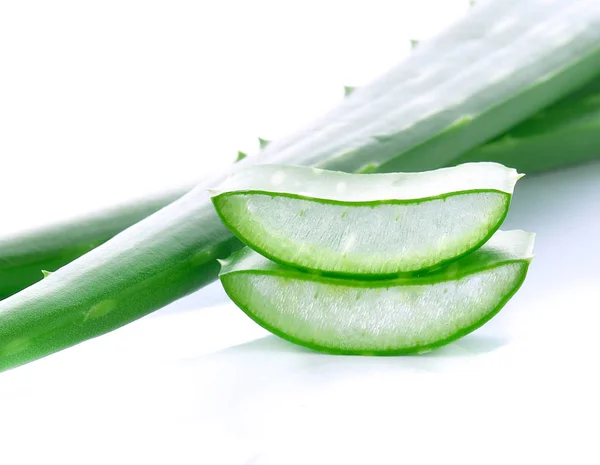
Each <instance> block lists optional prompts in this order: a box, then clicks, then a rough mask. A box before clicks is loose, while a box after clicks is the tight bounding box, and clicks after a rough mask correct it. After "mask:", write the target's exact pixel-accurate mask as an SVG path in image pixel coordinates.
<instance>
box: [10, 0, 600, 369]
mask: <svg viewBox="0 0 600 465" xmlns="http://www.w3.org/2000/svg"><path fill="white" fill-rule="evenodd" d="M568 5H569V6H568V7H566V6H565V3H564V2H557V1H550V2H545V3H544V4H543V5H542V4H541V2H538V1H536V0H494V1H491V2H488V3H486V4H485V5H479V6H478V7H477V8H476V9H475V10H474V11H473V13H472V14H469V15H468V17H467V18H465V19H464V20H462V21H459V22H458V23H457V24H456V25H455V26H454V27H453V28H451V29H449V31H447V32H446V33H444V34H442V35H441V36H440V38H438V39H432V40H429V41H427V43H422V44H421V46H419V47H418V48H417V49H416V50H414V51H413V53H412V54H411V56H410V57H409V58H408V59H407V60H406V61H405V62H404V63H403V64H401V65H400V66H398V67H396V68H395V69H393V70H391V71H390V72H389V73H387V74H386V75H384V76H382V77H381V78H380V79H378V80H377V81H376V82H374V83H373V84H370V85H366V86H364V87H361V88H359V89H357V90H356V91H355V92H354V93H353V94H352V95H350V96H349V97H347V98H345V99H344V100H343V102H341V103H340V105H339V106H338V107H337V109H334V110H332V111H331V112H330V113H329V114H328V115H325V116H324V117H323V118H322V119H320V120H319V121H317V122H316V123H315V124H313V125H309V126H308V127H307V128H306V129H305V130H303V131H300V132H299V133H298V134H296V135H292V136H289V137H286V138H284V139H282V140H279V141H273V142H272V143H270V144H269V145H268V146H267V147H266V148H265V149H263V151H262V152H261V155H260V157H248V158H246V159H244V160H241V161H240V162H238V163H236V164H235V165H234V167H232V168H231V169H232V170H233V171H235V170H237V169H239V170H241V169H244V168H246V167H248V166H251V165H253V164H256V163H283V164H295V165H316V164H319V165H324V166H322V167H327V166H325V165H329V166H330V167H331V168H332V169H335V170H339V171H348V172H354V171H360V170H363V169H364V168H365V167H367V166H370V165H371V164H372V165H373V167H377V166H378V165H385V161H387V160H391V159H392V158H397V156H398V155H399V154H402V153H404V152H405V151H406V149H407V147H408V146H410V147H411V148H412V147H414V146H416V145H420V146H421V145H422V143H423V141H424V140H429V139H432V140H433V139H435V137H436V136H437V135H440V134H441V132H440V131H442V132H443V131H444V129H443V128H446V127H447V125H446V124H445V122H444V121H445V119H446V118H445V117H444V118H441V116H443V115H445V114H446V113H445V111H444V110H443V109H441V106H444V105H446V104H448V105H449V102H447V101H445V100H443V101H440V102H439V105H440V106H436V107H435V109H436V110H440V111H439V112H438V114H439V115H441V116H440V119H434V120H433V121H434V122H435V123H436V124H431V125H429V124H425V125H424V124H417V121H421V120H423V121H425V120H426V119H427V118H425V116H427V115H426V113H424V112H423V111H424V110H427V111H428V109H429V110H430V109H431V106H430V104H431V100H430V98H429V96H430V95H437V94H439V93H440V92H449V93H452V92H454V91H456V92H455V93H454V95H455V96H457V97H461V98H463V99H464V98H466V97H468V96H469V95H470V96H471V97H470V98H467V100H468V101H469V102H471V103H476V102H479V101H481V102H483V101H484V100H485V102H488V103H489V102H490V101H492V100H493V101H494V105H492V106H493V108H508V107H507V106H506V105H505V104H506V102H510V105H509V107H510V108H513V107H519V108H520V109H519V110H518V111H516V110H515V111H514V112H510V115H508V113H506V112H504V113H502V112H501V113H497V112H493V113H494V114H495V115H496V116H497V117H496V118H495V119H494V118H487V119H485V121H487V123H486V131H485V133H486V134H487V135H486V138H489V137H492V136H493V135H496V134H500V133H502V132H503V131H505V130H506V129H507V128H508V127H510V126H513V125H514V124H515V122H517V120H519V119H521V118H524V117H526V116H527V115H528V114H530V113H532V112H534V111H536V109H537V108H538V106H539V107H541V106H546V105H547V104H548V103H550V101H553V100H557V99H559V98H560V97H561V96H562V95H563V93H567V92H569V91H570V90H574V89H576V88H578V87H579V86H581V85H583V84H584V83H585V82H587V81H588V80H589V79H591V77H592V75H598V74H600V63H599V61H600V59H599V57H598V55H599V54H598V53H596V52H597V48H598V47H600V41H597V40H596V39H597V36H598V35H600V28H598V27H596V26H597V23H598V18H599V17H600V14H598V10H599V9H600V5H597V6H596V5H595V4H594V3H593V2H592V3H591V5H589V4H585V3H582V1H577V2H569V3H568ZM567 10H568V11H567ZM580 10H585V11H584V12H582V11H580ZM584 13H585V14H584ZM502 18H508V20H509V21H512V22H511V23H510V24H508V25H506V23H504V25H503V21H502ZM572 20H573V21H572ZM538 25H541V26H542V27H543V29H541V30H540V29H539V28H538ZM500 26H502V27H500ZM527 31H531V32H533V35H530V34H529V32H527ZM516 32H519V34H516ZM538 33H539V35H537V34H538ZM475 39H477V40H475ZM525 39H527V40H525ZM559 39H560V40H559ZM565 40H568V41H567V42H565ZM480 41H482V42H481V44H482V47H483V48H484V49H485V50H486V52H487V55H486V56H487V58H486V59H482V60H479V61H478V60H476V58H477V57H479V52H480V49H479V47H478V45H477V44H478V43H480ZM592 42H593V43H592ZM506 44H508V45H506ZM540 44H543V45H540ZM523 50H525V52H526V53H525V55H523V54H522V53H521V52H522V51H523ZM513 52H514V54H515V56H519V57H520V58H521V60H522V62H521V61H520V62H519V63H520V64H522V65H523V67H524V69H527V70H528V72H527V75H526V76H524V75H523V74H522V73H518V74H513V75H512V76H508V75H507V76H504V77H502V75H503V73H508V71H509V68H507V67H506V66H508V65H509V64H513V65H515V64H517V63H515V62H512V61H511V62H510V63H507V62H505V61H504V60H503V57H504V58H506V57H507V56H509V55H511V54H512V53H513ZM567 55H568V58H567ZM517 61H519V60H517ZM476 62H477V63H478V66H475V67H472V66H471V65H473V64H474V63H476ZM536 64H538V65H539V66H536ZM499 65H502V66H499ZM505 65H506V66H505ZM463 68H464V69H465V70H467V71H468V72H466V73H463V72H462V71H461V70H462V69H463ZM492 70H495V73H496V74H495V75H494V76H492V75H491V74H490V73H492ZM480 73H482V74H485V75H487V76H488V81H487V84H488V85H489V86H490V87H489V90H486V89H488V87H487V85H483V84H482V83H481V80H480V79H479V77H478V76H479V74H480ZM511 77H512V78H514V81H511V79H510V78H511ZM471 78H472V79H473V82H474V83H475V84H477V85H474V86H473V87H471V86H470V82H471ZM492 78H493V79H492ZM505 78H506V79H505ZM532 80H533V81H535V82H538V83H539V85H537V86H536V87H535V89H534V90H535V92H533V93H531V92H526V91H525V89H529V90H531V89H530V87H527V85H526V84H527V83H531V81H532ZM461 83H462V85H461ZM498 83H504V84H505V86H503V87H502V86H501V87H502V89H500V88H499V87H498ZM521 84H525V85H523V86H522V85H521ZM546 84H548V85H546ZM479 85H481V86H479ZM403 89H406V90H403ZM500 90H502V92H500ZM511 90H513V91H515V92H514V93H512V94H511V93H510V92H509V91H511ZM430 91H432V93H430ZM519 92H521V93H519ZM508 94H510V95H511V96H512V97H514V98H511V99H509V100H506V98H507V95H508ZM530 94H531V95H530ZM494 96H497V98H494ZM476 97H477V98H476ZM479 97H481V98H479ZM484 97H485V99H484ZM521 97H522V98H523V105H522V106H520V105H518V100H519V99H520V98H521ZM533 97H535V98H533ZM542 97H543V98H542ZM481 99H483V100H481ZM467 100H465V102H466V101H467ZM427 102H429V103H427ZM503 102H504V103H503ZM425 103H427V104H426V105H423V104H425ZM404 109H409V110H410V113H411V114H412V117H410V118H408V116H410V115H408V116H407V115H406V114H404V116H403V117H402V118H400V119H398V118H396V117H397V116H398V115H397V114H396V112H397V111H404ZM447 109H448V111H450V114H451V118H450V119H452V121H456V118H455V115H453V112H455V111H454V110H456V108H455V106H454V105H449V106H448V107H447ZM453 109H454V110H453ZM459 109H461V112H460V113H461V117H460V118H462V119H461V121H466V119H465V118H466V115H463V114H462V110H465V111H467V110H468V109H469V107H468V106H465V105H462V106H461V105H459ZM502 115H504V116H502ZM500 116H502V117H500ZM509 116H510V117H509ZM469 118H470V117H469ZM408 119H410V121H413V122H414V125H413V126H411V128H412V131H411V130H409V127H408V126H406V121H407V120H408ZM427 120H428V121H429V122H431V121H432V120H430V119H427ZM394 121H397V123H394ZM380 123H381V124H380ZM463 125H464V124H463ZM440 127H443V128H442V129H440ZM466 127H468V128H471V129H469V131H467V132H461V134H462V136H464V139H465V140H468V141H469V143H468V144H465V147H466V146H468V147H470V146H471V145H472V144H473V145H476V144H477V143H479V142H478V141H479V139H480V137H479V136H478V135H477V131H476V130H474V128H475V129H476V127H477V125H474V124H473V125H469V124H466ZM386 128H388V129H390V128H391V129H393V131H391V132H390V131H387V130H386V131H384V132H382V131H381V130H382V129H386ZM394 128H395V129H394ZM417 128H419V134H420V136H422V137H416V136H417V134H416V133H415V132H414V130H415V129H417ZM427 128H428V129H427ZM425 129H427V131H425ZM492 129H493V131H492ZM401 130H402V131H404V130H406V135H407V137H406V140H404V139H402V140H400V139H401V138H389V137H388V138H385V137H383V138H378V137H376V136H378V135H382V134H383V135H384V136H385V135H386V134H387V135H389V134H392V133H396V132H394V131H401ZM425 133H427V134H425ZM492 133H494V134H492ZM407 144H408V145H407ZM425 145H427V146H429V149H428V150H422V151H421V152H422V153H421V158H423V161H424V163H423V165H435V166H434V167H435V168H438V167H441V166H443V165H445V164H447V163H448V161H449V160H451V159H453V158H456V155H457V153H455V152H456V150H457V146H453V147H451V145H452V144H449V145H448V147H449V149H448V152H447V153H445V148H443V149H440V147H436V146H435V145H431V144H425ZM394 147H395V148H394ZM399 158H401V159H406V160H407V161H409V162H410V158H406V157H404V156H401V157H399ZM427 160H429V162H428V161H427ZM406 166H407V167H408V168H412V166H411V164H410V163H407V165H406ZM379 167H381V166H379ZM424 169H428V167H427V166H424ZM394 171H409V170H408V169H406V170H404V169H403V168H402V167H400V168H399V169H395V170H394ZM228 172H229V171H228ZM227 174H228V173H223V175H222V176H218V177H217V178H216V179H214V180H213V181H212V182H210V183H209V184H201V185H199V186H197V187H196V188H195V189H193V190H192V191H191V192H189V193H188V194H186V195H185V196H183V197H182V198H180V199H179V200H177V201H176V202H174V203H172V204H171V205H169V206H168V207H166V208H163V209H161V210H160V211H158V212H157V213H155V214H153V215H151V216H150V217H148V218H146V219H145V220H143V221H141V222H139V223H137V224H135V225H133V226H132V227H130V228H128V229H127V230H125V231H123V232H122V233H120V234H118V235H117V236H115V237H114V238H113V239H111V240H109V241H108V242H106V243H105V244H103V245H101V246H99V247H97V248H96V249H94V250H92V251H91V252H89V253H87V254H85V255H83V256H82V257H80V258H78V259H77V260H75V261H73V262H71V263H69V264H67V265H65V266H63V267H62V268H60V269H59V270H58V271H56V272H55V273H53V274H52V275H51V276H49V277H48V278H46V279H44V280H42V281H40V282H38V283H36V284H34V285H32V286H30V287H29V288H27V289H25V290H23V291H21V292H19V293H18V294H15V295H13V296H11V297H9V298H7V299H5V300H4V301H2V302H0V370H2V369H7V368H10V367H14V366H17V365H19V364H23V363H27V362H29V361H31V360H34V359H36V358H40V357H43V356H45V355H48V354H50V353H52V352H56V351H58V350H61V349H64V348H66V347H69V346H72V345H74V344H77V343H79V342H81V341H84V340H86V339H89V338H92V337H95V336H99V335H101V334H104V333H106V332H108V331H111V330H114V329H116V328H118V327H120V326H123V325H125V324H127V323H130V322H132V321H134V320H136V319H137V318H140V317H142V316H144V315H146V314H148V313H150V312H152V311H154V310H157V309H159V308H161V307H163V306H164V305H167V304H168V303H170V302H173V301H174V300H177V299H179V298H181V297H183V296H185V295H187V294H189V293H190V292H192V291H195V290H197V289H199V288H200V287H202V286H203V285H205V284H207V283H209V282H212V281H213V280H214V279H216V277H217V274H218V270H219V266H218V263H217V261H216V259H217V258H224V257H225V256H227V254H229V253H231V252H232V251H234V250H236V249H238V248H240V247H241V243H240V241H239V240H237V239H236V238H234V237H233V235H232V234H231V233H230V232H229V230H228V229H227V228H226V227H225V226H224V225H223V224H222V223H221V221H220V220H219V218H218V216H217V215H216V213H215V211H214V207H213V206H212V203H211V201H210V198H209V196H208V193H207V192H206V189H207V188H208V187H213V186H215V185H216V184H218V183H219V182H220V181H221V180H222V179H223V178H224V177H225V176H226V175H227ZM40 268H42V267H40ZM43 268H44V269H50V270H52V268H50V267H43ZM98 305H100V306H99V307H98ZM85 315H91V316H93V318H90V317H87V318H84V317H85Z"/></svg>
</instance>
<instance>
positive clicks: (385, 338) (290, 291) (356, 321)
mask: <svg viewBox="0 0 600 465" xmlns="http://www.w3.org/2000/svg"><path fill="white" fill-rule="evenodd" d="M533 242H534V235H533V234H531V233H526V232H523V231H507V232H502V231H498V232H497V233H496V234H495V235H494V236H493V237H492V238H491V239H490V241H489V242H487V243H486V244H485V245H484V246H483V247H481V248H480V249H478V250H476V251H475V252H473V253H472V254H470V255H467V256H466V257H464V258H462V259H461V260H459V261H457V262H455V263H453V264H451V265H449V266H447V267H445V268H443V269H440V270H438V271H437V272H435V273H431V274H429V275H427V276H422V277H416V278H396V279H390V280H379V281H364V280H362V281H361V280H348V279H339V278H334V277H327V276H319V275H316V274H313V273H304V272H302V271H299V270H296V269H293V268H289V267H285V266H281V265H278V264H276V263H274V262H272V261H269V260H268V259H266V258H264V257H262V256H261V255H259V254H258V253H256V252H254V251H252V250H251V249H249V248H244V249H242V250H240V251H239V252H236V253H235V254H234V255H233V256H232V257H230V259H228V260H227V261H224V262H223V263H222V266H223V267H222V271H221V273H220V279H221V282H222V284H223V287H224V289H225V291H226V292H227V294H228V295H229V297H230V298H231V299H232V300H233V301H234V302H235V304H236V305H237V306H238V307H240V308H241V309H242V310H243V311H244V312H245V313H246V314H247V315H248V316H249V317H250V318H252V319H253V320H254V321H256V322H257V323H258V324H259V325H261V326H263V327H264V328H266V329H267V330H269V331H271V332H272V333H274V334H276V335H278V336H280V337H282V338H284V339H287V340H289V341H291V342H294V343H296V344H299V345H303V346H307V347H310V348H313V349H317V350H321V351H324V352H329V353H340V354H382V355H383V354H390V355H391V354H402V353H418V352H424V351H428V350H431V349H433V348H436V347H439V346H442V345H445V344H447V343H449V342H451V341H453V340H456V339H458V338H460V337H462V336H464V335H466V334H468V333H470V332H471V331H474V330H475V329H477V328H478V327H480V326H482V325H483V324H484V323H486V322H487V321H489V320H490V319H491V318H492V317H493V316H494V315H495V314H496V313H498V311H500V309H501V308H502V307H503V306H504V305H505V304H506V302H508V300H509V299H510V298H511V297H512V296H513V295H514V294H515V293H516V292H517V290H518V289H519V288H520V286H521V284H522V283H523V281H524V279H525V276H526V274H527V269H528V267H529V263H530V261H531V259H532V252H533Z"/></svg>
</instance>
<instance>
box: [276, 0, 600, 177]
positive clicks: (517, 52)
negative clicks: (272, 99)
mask: <svg viewBox="0 0 600 465" xmlns="http://www.w3.org/2000/svg"><path fill="white" fill-rule="evenodd" d="M599 70H600V3H598V2H596V1H592V0H579V1H575V2H564V1H561V0H556V1H552V0H551V1H548V2H538V1H512V0H509V1H498V2H494V1H492V2H488V3H486V4H485V5H483V4H482V5H479V6H478V7H477V8H475V9H474V10H473V11H472V12H471V13H470V14H469V15H467V17H466V18H465V19H463V20H462V21H460V22H458V23H457V24H455V25H454V26H453V27H451V28H449V29H448V30H447V31H446V32H445V33H443V34H441V35H439V36H438V37H437V38H434V39H432V40H429V41H427V42H426V43H422V44H421V45H420V46H419V47H418V48H417V49H415V50H414V51H413V53H411V55H410V56H409V57H408V58H407V59H405V60H404V61H403V62H402V63H400V64H399V65H398V66H397V67H396V68H394V69H392V70H391V71H390V72H388V73H387V74H386V75H384V76H382V77H381V78H380V79H378V80H377V81H375V82H374V83H372V84H371V85H368V86H365V87H362V88H360V89H357V90H356V91H355V92H354V93H353V94H352V95H351V96H350V97H349V98H347V99H345V100H344V101H343V102H342V103H341V104H340V105H339V106H338V107H337V108H336V109H334V110H332V111H331V112H330V113H329V114H327V115H325V116H324V118H322V119H320V120H318V121H316V122H315V123H314V124H313V125H309V126H308V127H307V128H306V129H305V130H304V131H302V132H300V133H298V134H297V135H295V136H293V137H288V138H285V139H284V140H281V141H273V143H272V144H271V145H270V146H269V147H268V148H267V149H266V151H265V155H267V153H268V154H272V155H274V158H273V159H272V160H271V162H272V163H285V162H287V160H293V159H294V158H295V157H309V159H308V160H307V161H308V163H306V164H310V165H314V166H316V167H319V168H324V169H332V170H338V171H349V172H350V171H352V172H353V171H357V170H359V169H360V168H361V167H362V165H364V164H365V163H364V161H365V158H367V159H370V160H369V163H370V164H374V165H376V169H377V171H380V172H393V171H423V170H428V169H435V168H439V167H441V166H446V165H447V164H449V163H451V162H452V161H453V160H454V159H455V158H457V157H458V156H460V155H461V154H463V153H465V152H467V151H468V150H471V149H473V148H474V147H476V146H478V145H480V144H482V143H484V142H486V141H487V140H489V139H491V138H493V137H495V136H497V135H499V134H501V133H502V132H504V131H506V130H507V129H509V128H510V127H512V126H514V125H516V124H517V123H519V122H521V121H523V120H525V119H526V118H528V117H530V116H532V115H533V114H534V113H536V112H537V111H539V110H540V109H542V108H544V107H546V106H548V105H549V104H551V103H553V102H555V101H556V100H558V99H560V98H561V97H563V96H565V95H567V94H569V93H570V92H572V91H574V90H576V89H577V88H579V87H581V86H583V85H585V84H586V83H587V82H589V81H591V80H592V79H593V78H594V77H596V76H598V73H599ZM324 155H326V156H324Z"/></svg>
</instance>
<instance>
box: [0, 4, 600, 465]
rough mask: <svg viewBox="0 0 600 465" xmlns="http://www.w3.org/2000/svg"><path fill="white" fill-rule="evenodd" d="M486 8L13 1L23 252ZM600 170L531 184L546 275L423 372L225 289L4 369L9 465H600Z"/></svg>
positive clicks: (199, 164)
mask: <svg viewBox="0 0 600 465" xmlns="http://www.w3.org/2000/svg"><path fill="white" fill-rule="evenodd" d="M466 12H467V2H466V1H450V0H439V1H434V0H427V1H425V0H419V1H415V0H411V1H404V0H397V1H372V0H371V1H356V2H348V1H346V2H333V1H315V2H306V1H305V2H282V1H279V2H266V1H262V2H259V1H256V2H248V1H246V2H244V1H241V0H240V1H236V2H233V1H231V2H202V1H196V2H191V1H190V2H183V1H170V2H156V1H144V2H133V1H123V0H121V1H104V2H83V1H77V2H75V1H73V2H66V1H53V2H31V1H4V2H0V162H1V170H2V171H1V174H2V178H1V179H2V181H1V183H0V199H1V200H0V212H1V216H0V217H1V218H2V222H1V225H2V228H3V233H4V232H6V231H18V230H20V229H23V228H27V227H31V226H35V225H38V224H44V223H47V222H49V221H55V220H57V219H60V218H64V217H68V216H73V215H76V214H79V213H82V212H86V211H89V210H93V209H96V208H99V207H101V206H103V205H111V204H114V203H115V202H118V201H122V200H124V199H128V198H132V197H136V196H141V195H144V194H145V193H148V192H156V191H161V190H164V189H167V188H169V187H172V186H177V185H182V184H188V183H189V184H191V183H193V182H194V181H197V180H199V179H202V178H203V177H205V176H208V175H209V174H210V173H211V172H214V171H217V170H218V169H219V168H220V167H223V166H226V165H229V164H230V163H231V162H232V161H233V160H234V159H235V156H236V152H237V150H238V149H242V150H245V151H249V152H254V151H256V150H257V148H258V147H257V137H258V136H261V137H264V138H267V139H271V138H277V137H281V136H283V135H285V134H286V133H288V132H291V131H293V130H294V129H295V128H297V127H298V126H301V125H302V124H304V123H305V122H307V121H309V120H310V119H311V118H313V117H315V116H316V115H319V114H320V113H322V112H324V111H325V110H327V109H328V108H329V107H331V106H332V105H334V104H335V103H336V102H337V101H339V100H340V99H341V98H342V95H343V86H344V85H361V84H364V83H366V82H368V81H369V80H370V79H372V78H373V77H375V76H377V75H379V74H380V73H382V72H384V71H385V70H386V69H388V68H389V67H390V66H392V65H393V64H394V63H396V62H397V61H398V60H400V59H402V57H404V56H406V54H408V53H409V39H410V38H418V39H424V38H427V37H429V36H431V35H432V34H434V33H435V32H436V31H438V30H440V28H442V27H444V25H445V24H448V23H449V22H451V21H453V20H455V19H457V18H460V17H461V16H462V15H464V14H466ZM599 205H600V164H598V163H597V164H592V165H589V166H584V167H578V168H573V169H569V170H564V171H562V172H555V173H551V174H546V175H542V176H532V177H529V178H528V177H526V178H525V179H524V180H522V181H520V183H519V185H518V187H517V190H516V192H515V198H514V202H513V207H512V209H511V212H510V215H509V218H508V219H507V223H506V225H505V228H506V229H508V228H522V229H527V230H532V231H535V232H536V233H537V234H538V236H537V243H536V258H535V260H534V262H533V264H532V267H531V270H530V274H529V277H528V279H527V281H526V283H525V285H524V286H523V288H522V289H521V291H520V292H519V293H518V294H517V296H516V297H515V298H514V299H513V300H512V301H511V302H510V303H509V305H508V306H507V307H506V308H505V309H504V310H503V311H502V312H501V313H500V315H498V317H496V318H495V319H494V320H493V321H492V322H490V323H489V324H488V325H486V326H485V327H484V328H482V329H481V330H479V331H477V332H475V333H474V334H472V335H470V336H468V337H467V338H465V339H463V340H461V341H459V342H458V343H455V344H453V345H451V346H448V347H447V348H444V349H442V350H439V351H437V352H434V353H433V354H431V355H428V356H423V357H398V358H357V357H331V356H323V355H319V354H315V353H311V352H309V351H306V350H303V349H300V348H296V347H294V346H292V345H290V344H287V343H284V342H282V341H280V340H278V339H276V338H275V337H273V336H268V335H267V334H266V333H265V332H264V331H263V330H262V329H260V328H258V327H257V326H256V325H254V324H253V323H251V322H250V321H249V320H248V319H247V318H246V317H245V316H244V315H243V314H242V313H241V312H239V311H237V310H236V309H235V308H234V307H233V306H232V305H230V304H228V303H227V300H226V298H225V296H224V295H223V292H222V290H221V289H220V286H219V284H218V283H215V284H213V285H211V286H208V287H207V288H205V289H203V290H201V291H199V292H198V293H196V294H195V295H193V296H190V297H188V298H186V299H183V300H182V301H180V302H177V303H176V304H174V305H172V306H170V307H168V308H165V309H163V310H161V311H159V312H157V313H155V314H153V315H151V316H149V317H147V318H144V319H142V320H140V321H138V322H136V323H134V324H131V325H129V326H127V327H125V328H123V329H121V330H118V331H115V332H113V333H111V334H109V335H107V336H104V337H101V338H98V339H95V340H92V341H88V342H86V343H83V344H81V345H79V346H77V347H75V348H72V349H69V350H66V351H63V352H61V353H59V354H56V355H54V356H51V357H48V358H46V359H43V360H40V361H38V362H34V363H31V364H29V365H26V366H24V367H21V368H19V369H16V370H12V371H9V372H6V373H3V374H0V463H7V464H30V463H32V464H33V463H61V464H80V463H128V464H130V463H173V464H188V463H189V464H192V463H199V464H211V465H221V464H223V465H236V464H253V465H260V464H263V465H264V464H286V465H287V464H290V465H294V464H308V463H310V464H317V465H320V464H355V463H356V464H371V463H373V464H375V463H377V464H398V463H404V462H406V463H439V462H442V461H443V462H444V463H448V462H449V463H454V462H458V461H459V460H460V461H463V463H543V462H545V461H549V460H552V461H557V462H560V463H578V464H581V463H598V459H599V458H600V454H599V453H598V452H597V450H596V446H595V443H596V442H597V438H596V436H597V434H596V433H597V431H598V427H597V421H598V420H597V419H598V414H599V413H600V408H599V407H600V406H599V404H598V400H597V398H598V394H597V393H598V392H599V388H600V385H599V383H598V381H597V379H596V373H595V372H596V370H597V366H598V362H597V354H598V349H597V348H596V340H597V327H598V321H599V318H598V316H597V313H598V301H599V299H600V290H599V285H598V283H599V282H600V271H598V265H597V263H598V258H599V252H598V250H599V249H598V244H597V238H598V237H600V221H599V220H598V218H597V215H598V206H599Z"/></svg>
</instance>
